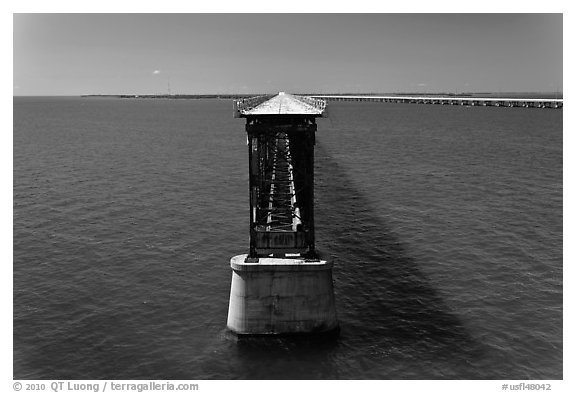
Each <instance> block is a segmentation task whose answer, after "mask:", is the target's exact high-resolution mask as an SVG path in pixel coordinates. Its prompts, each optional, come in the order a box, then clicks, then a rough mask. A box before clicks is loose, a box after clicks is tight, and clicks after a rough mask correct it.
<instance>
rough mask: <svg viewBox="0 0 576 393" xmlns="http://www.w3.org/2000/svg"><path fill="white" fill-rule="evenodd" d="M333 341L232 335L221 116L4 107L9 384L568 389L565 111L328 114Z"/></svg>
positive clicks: (226, 113) (232, 135) (376, 109)
mask: <svg viewBox="0 0 576 393" xmlns="http://www.w3.org/2000/svg"><path fill="white" fill-rule="evenodd" d="M329 113H330V116H329V118H327V119H321V120H319V121H318V123H319V125H318V133H317V145H316V176H317V177H316V220H317V223H316V224H317V237H318V239H317V246H318V248H319V249H320V250H321V251H322V252H323V254H324V256H326V257H331V258H333V259H334V261H335V268H334V279H335V291H336V300H337V311H338V315H339V319H340V323H341V329H342V330H341V334H340V337H339V338H338V339H337V340H318V339H314V340H311V339H290V338H283V339H248V340H240V341H238V340H237V339H235V338H234V336H232V335H230V334H229V333H228V332H227V331H226V329H225V325H226V315H227V307H228V296H229V289H230V288H229V286H230V278H231V273H230V270H229V259H230V257H231V256H233V255H236V254H240V253H244V252H246V248H247V246H248V230H247V229H248V228H247V218H248V198H247V196H248V195H247V194H248V185H247V183H248V176H247V174H248V171H247V148H246V136H245V132H244V122H243V120H241V119H233V118H232V104H231V102H229V101H225V100H222V101H219V100H120V99H95V98H94V99H81V98H42V97H39V98H15V99H14V377H15V378H18V379H32V378H34V379H80V378H81V379H166V378H168V379H214V378H216V379H277V378H280V379H320V378H322V379H340V378H341V379H561V378H562V111H561V110H539V109H523V108H484V107H473V108H470V107H452V106H450V107H446V106H437V105H410V104H385V103H357V102H354V103H352V102H351V103H346V102H339V103H330V104H329Z"/></svg>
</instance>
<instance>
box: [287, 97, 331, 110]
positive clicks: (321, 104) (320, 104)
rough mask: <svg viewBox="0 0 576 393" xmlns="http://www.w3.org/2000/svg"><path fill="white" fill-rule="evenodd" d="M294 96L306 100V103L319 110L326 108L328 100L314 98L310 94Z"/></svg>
mask: <svg viewBox="0 0 576 393" xmlns="http://www.w3.org/2000/svg"><path fill="white" fill-rule="evenodd" d="M294 97H296V98H297V99H299V100H300V101H302V102H304V103H305V104H308V105H310V106H312V107H314V108H315V109H317V110H318V111H319V112H323V111H324V109H325V108H326V101H325V100H323V99H321V98H312V97H308V96H294Z"/></svg>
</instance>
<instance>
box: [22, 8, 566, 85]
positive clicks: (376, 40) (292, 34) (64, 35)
mask: <svg viewBox="0 0 576 393" xmlns="http://www.w3.org/2000/svg"><path fill="white" fill-rule="evenodd" d="M562 30H563V17H562V14H90V13H86V14H14V16H13V94H14V95H80V94H168V93H171V94H217V93H247V94H249V93H274V92H278V91H287V92H290V93H347V92H350V93H361V92H364V93H368V92H375V93H399V92H426V93H433V92H452V93H462V92H562V91H563V75H562V73H563V69H562V64H563V53H562V45H563V42H562V41H563V38H562V37H563V36H562Z"/></svg>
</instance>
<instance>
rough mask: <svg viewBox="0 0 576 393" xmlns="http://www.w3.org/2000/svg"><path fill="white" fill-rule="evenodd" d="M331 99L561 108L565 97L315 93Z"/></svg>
mask: <svg viewBox="0 0 576 393" xmlns="http://www.w3.org/2000/svg"><path fill="white" fill-rule="evenodd" d="M310 97H312V98H320V99H324V100H330V101H372V102H392V103H402V104H436V105H463V106H503V107H523V108H553V109H561V108H562V107H563V106H564V103H563V102H564V100H563V99H557V98H494V97H450V96H366V95H314V96H310Z"/></svg>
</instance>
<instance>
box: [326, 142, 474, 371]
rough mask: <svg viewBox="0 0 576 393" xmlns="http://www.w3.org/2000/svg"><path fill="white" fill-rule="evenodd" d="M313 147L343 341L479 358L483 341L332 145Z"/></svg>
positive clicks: (416, 352)
mask: <svg viewBox="0 0 576 393" xmlns="http://www.w3.org/2000/svg"><path fill="white" fill-rule="evenodd" d="M316 151H317V154H316V165H317V168H318V169H317V181H316V217H317V220H316V230H317V233H318V238H319V244H318V247H319V248H320V249H321V250H324V251H325V253H326V254H330V255H325V256H326V257H330V258H332V259H333V260H334V261H335V268H334V277H335V280H336V282H335V287H336V301H337V306H338V312H339V319H340V324H341V329H342V330H341V341H342V342H348V343H349V344H350V345H352V346H363V345H368V344H366V343H367V342H369V343H370V344H369V345H370V349H371V350H370V351H369V352H372V353H377V352H379V351H380V352H384V353H386V352H389V349H390V348H397V347H402V348H404V350H403V351H402V352H403V353H405V354H407V353H412V356H414V357H416V358H417V359H423V358H428V357H432V358H434V359H440V358H442V359H446V360H450V359H459V360H460V361H464V362H465V363H467V362H468V361H470V360H472V359H473V358H475V357H477V356H478V355H479V352H480V351H482V348H481V347H480V346H479V344H478V343H476V342H474V340H473V339H472V338H471V337H470V335H469V334H468V332H467V331H466V328H465V327H464V325H463V324H462V322H461V321H460V320H459V318H458V317H457V316H456V315H455V314H454V313H453V312H452V311H451V310H450V309H449V308H448V307H447V305H446V304H445V303H444V302H443V300H442V298H441V296H440V295H439V293H438V291H437V290H436V289H435V288H434V286H433V284H432V283H431V282H430V280H429V279H428V278H427V277H426V275H425V274H423V272H422V271H421V269H420V268H419V266H418V262H417V261H415V260H414V259H413V258H412V257H411V256H410V255H408V253H407V252H406V250H405V247H404V246H403V245H402V242H401V241H400V239H398V238H397V237H396V236H395V235H394V234H393V232H392V231H391V230H390V227H389V225H388V224H387V223H386V222H385V220H384V219H383V218H382V217H381V216H379V215H378V214H377V212H376V211H375V209H374V208H373V207H372V206H371V203H370V201H369V200H368V199H367V198H366V197H364V196H363V195H362V193H361V192H360V191H358V190H357V189H356V188H355V187H354V184H353V182H351V179H350V178H349V177H348V175H347V174H346V172H345V171H344V170H343V169H342V168H341V167H340V165H339V164H338V162H337V161H336V160H335V159H333V158H332V157H331V155H330V152H329V151H328V150H327V149H326V148H325V147H324V146H323V145H322V144H321V143H319V142H317V146H316ZM463 371H464V370H463ZM438 377H440V376H438ZM462 377H464V376H462Z"/></svg>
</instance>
